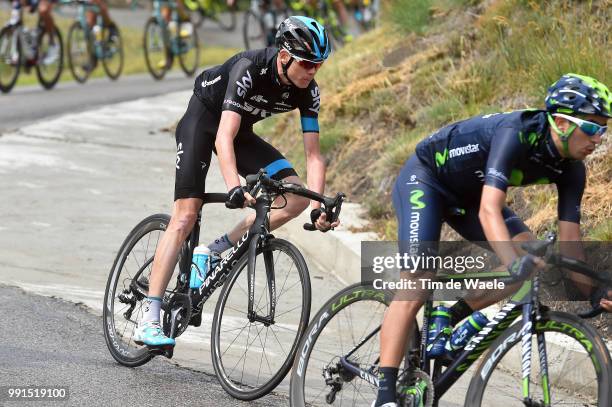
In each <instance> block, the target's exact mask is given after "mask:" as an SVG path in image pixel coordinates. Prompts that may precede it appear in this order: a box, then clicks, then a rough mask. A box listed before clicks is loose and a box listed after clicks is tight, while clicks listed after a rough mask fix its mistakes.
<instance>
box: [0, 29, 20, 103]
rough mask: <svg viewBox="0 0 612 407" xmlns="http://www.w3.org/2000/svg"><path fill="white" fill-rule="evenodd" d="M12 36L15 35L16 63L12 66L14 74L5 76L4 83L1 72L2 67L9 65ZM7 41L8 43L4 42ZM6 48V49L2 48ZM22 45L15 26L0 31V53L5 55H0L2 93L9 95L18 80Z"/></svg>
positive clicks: (0, 86) (0, 89)
mask: <svg viewBox="0 0 612 407" xmlns="http://www.w3.org/2000/svg"><path fill="white" fill-rule="evenodd" d="M13 35H17V40H16V41H17V56H16V61H15V62H16V63H15V65H14V68H13V69H14V72H13V73H12V74H11V75H7V80H6V81H4V75H3V72H2V71H5V70H4V69H3V65H4V66H9V65H11V63H10V61H9V59H10V58H12V57H13V56H11V55H10V52H11V44H10V42H11V41H12V37H13ZM5 41H8V42H5ZM4 47H6V48H4ZM21 47H22V45H21V39H20V38H19V35H18V31H17V27H15V26H6V27H3V28H2V29H0V51H6V52H7V53H8V54H7V55H2V54H0V91H1V92H2V93H9V92H10V91H11V89H13V87H14V86H15V83H17V79H18V78H19V72H20V71H21V61H22V59H23V58H22V48H21Z"/></svg>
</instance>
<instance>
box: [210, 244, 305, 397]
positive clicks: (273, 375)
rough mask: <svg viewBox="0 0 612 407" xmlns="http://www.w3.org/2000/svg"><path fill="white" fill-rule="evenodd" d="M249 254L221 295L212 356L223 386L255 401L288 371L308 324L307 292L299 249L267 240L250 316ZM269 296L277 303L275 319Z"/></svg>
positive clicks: (258, 261) (260, 252)
mask: <svg viewBox="0 0 612 407" xmlns="http://www.w3.org/2000/svg"><path fill="white" fill-rule="evenodd" d="M247 257H248V256H247V255H246V254H245V255H244V256H242V258H241V259H240V260H239V261H238V263H237V264H236V266H235V267H234V271H233V272H232V274H231V275H230V277H229V279H228V281H227V283H226V284H225V286H224V287H223V291H222V292H221V295H220V296H219V300H218V302H217V307H216V310H215V317H214V321H213V330H212V356H213V365H214V368H215V372H216V374H217V377H218V379H219V382H220V383H221V385H222V386H223V388H224V389H225V390H226V391H227V392H228V393H229V394H230V395H232V396H233V397H235V398H238V399H241V400H254V399H256V398H259V397H262V396H264V395H266V394H268V393H269V392H271V391H272V390H273V389H274V388H275V387H276V386H277V385H278V384H279V383H280V382H281V381H282V380H283V378H284V377H285V376H286V375H287V373H288V372H289V369H290V368H291V364H292V363H293V359H294V357H295V353H296V351H297V344H298V342H299V340H300V338H301V336H302V334H303V333H304V330H305V329H306V325H308V318H309V316H310V299H311V298H310V295H311V293H310V278H309V275H308V268H307V266H306V262H305V261H304V258H303V257H302V255H301V254H300V252H299V251H298V250H297V249H296V248H295V246H293V245H292V244H291V243H289V242H287V241H285V240H281V239H270V240H268V241H267V242H266V243H265V245H264V246H263V248H261V247H260V248H259V249H258V251H257V256H256V266H255V284H254V292H253V293H252V295H253V297H252V298H253V311H254V315H249V314H248V298H249V296H250V295H251V293H249V291H248V281H247V276H248V272H247V263H248V262H247ZM268 278H273V280H274V281H275V287H272V288H271V286H270V285H269V284H268ZM271 298H272V301H274V302H275V304H276V309H275V315H274V318H271V315H270V303H271Z"/></svg>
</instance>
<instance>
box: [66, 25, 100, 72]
mask: <svg viewBox="0 0 612 407" xmlns="http://www.w3.org/2000/svg"><path fill="white" fill-rule="evenodd" d="M79 36H80V37H81V38H79ZM81 39H82V41H81ZM79 42H82V43H81V44H79ZM82 45H84V48H83V47H82ZM67 46H68V52H67V57H68V68H69V69H70V73H72V77H73V78H74V80H75V81H77V82H78V83H85V82H86V81H87V79H88V78H89V75H90V74H91V72H92V69H93V65H94V61H93V50H92V46H91V42H90V41H89V40H88V39H87V33H86V32H85V30H84V29H83V26H82V25H81V23H79V22H78V21H75V22H73V23H72V25H71V26H70V29H69V30H68V43H67ZM75 46H78V48H79V49H78V52H82V51H84V52H85V54H86V61H85V64H87V65H83V64H81V61H78V62H76V61H75V59H76V58H75V54H74V47H75Z"/></svg>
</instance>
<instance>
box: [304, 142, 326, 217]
mask: <svg viewBox="0 0 612 407" xmlns="http://www.w3.org/2000/svg"><path fill="white" fill-rule="evenodd" d="M306 182H307V184H308V188H309V189H311V190H312V191H315V192H318V193H320V194H323V192H324V191H325V161H324V160H323V157H322V156H321V154H316V153H314V154H308V155H307V156H306ZM310 203H311V206H312V207H313V208H319V207H321V203H320V202H317V201H310Z"/></svg>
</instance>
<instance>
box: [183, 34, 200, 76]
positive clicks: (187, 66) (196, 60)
mask: <svg viewBox="0 0 612 407" xmlns="http://www.w3.org/2000/svg"><path fill="white" fill-rule="evenodd" d="M184 41H185V40H183V39H181V40H180V43H181V44H180V46H181V47H184V46H186V47H187V48H188V51H187V52H183V50H181V52H180V53H179V55H178V60H179V64H180V65H181V69H182V70H183V72H185V75H187V76H193V74H194V73H195V72H196V70H197V69H198V65H199V64H200V41H199V39H198V32H197V31H196V29H195V28H194V29H193V30H192V31H191V36H190V38H189V43H188V44H187V45H185V43H184ZM191 52H194V56H193V61H187V59H188V56H189V55H190V54H191Z"/></svg>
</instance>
